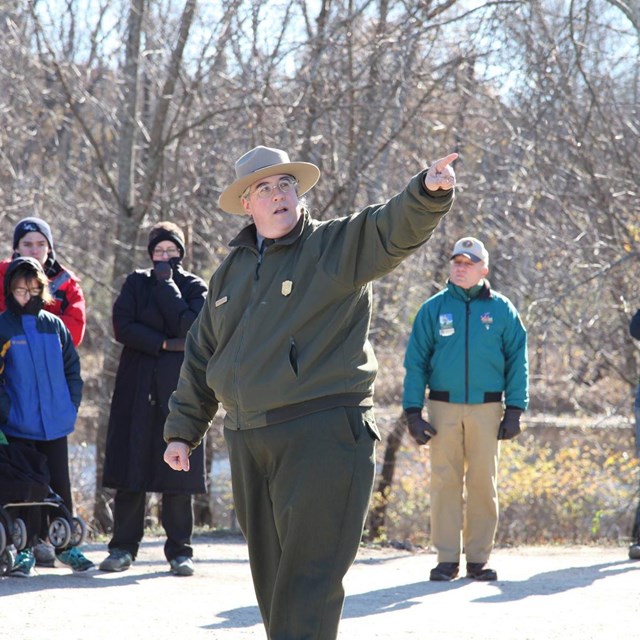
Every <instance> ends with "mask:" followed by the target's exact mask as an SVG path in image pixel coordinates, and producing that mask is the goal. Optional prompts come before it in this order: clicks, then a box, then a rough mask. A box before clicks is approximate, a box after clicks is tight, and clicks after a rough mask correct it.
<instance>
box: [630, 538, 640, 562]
mask: <svg viewBox="0 0 640 640" xmlns="http://www.w3.org/2000/svg"><path fill="white" fill-rule="evenodd" d="M629 560H640V542H635V543H634V544H632V545H631V546H630V547H629Z"/></svg>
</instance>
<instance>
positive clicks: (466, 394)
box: [464, 300, 471, 404]
mask: <svg viewBox="0 0 640 640" xmlns="http://www.w3.org/2000/svg"><path fill="white" fill-rule="evenodd" d="M465 306H466V314H465V315H466V318H465V326H464V402H465V404H469V316H470V315H471V301H470V300H467V301H466V302H465Z"/></svg>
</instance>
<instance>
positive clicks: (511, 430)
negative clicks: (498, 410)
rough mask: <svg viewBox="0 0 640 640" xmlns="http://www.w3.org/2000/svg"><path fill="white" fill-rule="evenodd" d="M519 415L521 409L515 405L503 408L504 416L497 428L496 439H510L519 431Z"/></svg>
mask: <svg viewBox="0 0 640 640" xmlns="http://www.w3.org/2000/svg"><path fill="white" fill-rule="evenodd" d="M521 415H522V409H518V408H517V407H507V408H506V409H505V410H504V416H503V417H502V422H501V423H500V427H499V428H498V440H511V439H512V438H515V437H516V436H517V435H518V434H519V433H520V431H521V429H520V416H521Z"/></svg>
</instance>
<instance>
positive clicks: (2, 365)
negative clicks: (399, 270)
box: [0, 257, 94, 577]
mask: <svg viewBox="0 0 640 640" xmlns="http://www.w3.org/2000/svg"><path fill="white" fill-rule="evenodd" d="M4 290H5V300H6V305H7V310H6V311H5V312H3V313H2V314H0V427H1V428H2V431H3V432H4V434H5V435H6V437H7V439H8V440H9V442H13V441H21V442H26V443H27V444H30V445H31V446H33V447H34V448H35V449H36V450H38V451H40V452H41V453H43V454H44V455H45V456H46V458H47V463H48V466H49V473H50V476H51V489H52V490H53V491H54V492H55V493H57V494H58V495H59V496H60V497H61V498H62V501H63V502H64V504H65V506H66V507H67V508H68V509H69V511H70V512H72V513H73V504H72V497H71V482H70V476H69V457H68V448H67V436H68V435H69V434H70V433H71V432H72V431H73V429H74V426H75V421H76V417H77V414H78V407H79V406H80V400H81V399H82V385H83V382H82V378H81V377H80V358H79V357H78V353H77V351H76V349H75V347H74V345H73V340H72V339H71V334H70V333H69V330H68V329H67V328H66V326H65V325H64V323H63V322H62V320H60V318H58V317H56V316H54V315H53V314H51V313H49V312H48V311H44V310H43V307H44V305H45V304H46V303H47V302H48V298H49V297H50V295H51V294H50V293H49V289H48V280H47V277H46V275H45V273H44V271H43V269H42V266H41V265H40V263H39V262H38V261H37V260H35V259H33V258H28V257H18V258H16V259H15V260H13V261H12V262H11V264H10V265H9V267H8V268H7V271H6V274H5V279H4ZM36 542H37V540H30V544H29V545H28V546H27V548H25V549H23V550H22V551H20V552H19V553H18V555H17V557H16V562H15V564H14V567H13V569H12V570H11V573H10V575H12V576H18V577H28V576H30V575H31V574H32V569H33V566H34V564H35V559H34V556H33V551H32V545H33V544H35V543H36ZM56 557H57V558H58V560H59V561H60V562H62V563H63V564H66V565H69V566H70V567H71V568H72V569H73V570H74V571H87V570H89V569H91V568H93V566H94V564H93V562H91V561H90V560H88V559H87V558H86V557H85V556H84V555H83V554H82V553H81V552H80V550H79V549H78V548H77V547H67V548H65V549H57V550H56Z"/></svg>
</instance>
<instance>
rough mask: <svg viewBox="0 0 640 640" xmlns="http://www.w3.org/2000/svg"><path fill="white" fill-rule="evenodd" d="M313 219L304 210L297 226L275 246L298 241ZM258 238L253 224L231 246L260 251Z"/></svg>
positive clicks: (232, 241) (244, 229)
mask: <svg viewBox="0 0 640 640" xmlns="http://www.w3.org/2000/svg"><path fill="white" fill-rule="evenodd" d="M310 220H311V217H310V215H309V212H308V210H307V209H304V210H303V212H302V215H301V216H300V219H299V220H298V222H297V223H296V226H295V227H294V228H293V229H292V230H291V231H289V233H288V234H287V235H286V236H283V237H282V238H278V239H277V240H276V241H275V242H274V246H278V245H291V244H293V243H294V242H296V241H297V240H298V238H300V237H301V236H302V234H303V233H304V231H305V229H306V228H307V227H308V226H309V223H310ZM257 242H258V236H257V232H256V225H255V224H254V223H253V222H252V223H251V224H248V225H247V226H246V227H244V228H243V229H242V230H241V231H240V233H239V234H238V235H237V236H236V237H235V238H233V240H231V242H230V243H229V246H230V247H232V248H234V247H246V248H249V249H253V250H254V251H256V252H257V251H258V247H257Z"/></svg>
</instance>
